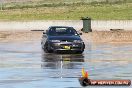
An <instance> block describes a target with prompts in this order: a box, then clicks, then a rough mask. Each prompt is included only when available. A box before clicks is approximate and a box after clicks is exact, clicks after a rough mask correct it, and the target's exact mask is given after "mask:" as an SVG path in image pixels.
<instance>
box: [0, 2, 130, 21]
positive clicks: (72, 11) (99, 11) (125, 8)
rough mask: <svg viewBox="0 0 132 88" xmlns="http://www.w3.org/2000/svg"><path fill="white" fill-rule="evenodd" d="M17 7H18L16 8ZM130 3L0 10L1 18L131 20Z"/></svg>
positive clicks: (81, 4) (53, 5)
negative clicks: (85, 17) (87, 17)
mask: <svg viewBox="0 0 132 88" xmlns="http://www.w3.org/2000/svg"><path fill="white" fill-rule="evenodd" d="M18 7H19V8H18ZM131 8H132V3H109V4H107V3H102V2H100V3H97V2H96V3H95V2H92V3H90V4H88V3H82V2H81V3H72V4H65V3H59V4H54V3H53V4H40V5H39V4H35V5H33V4H32V5H27V6H26V5H25V6H20V5H18V6H16V7H15V6H8V8H7V7H6V8H5V9H4V10H1V11H0V19H1V20H79V19H80V18H81V17H83V16H89V17H91V18H92V19H94V20H132V9H131Z"/></svg>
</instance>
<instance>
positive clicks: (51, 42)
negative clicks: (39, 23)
mask: <svg viewBox="0 0 132 88" xmlns="http://www.w3.org/2000/svg"><path fill="white" fill-rule="evenodd" d="M41 45H42V48H43V49H44V51H45V52H46V53H52V52H64V53H83V51H84V48H85V44H84V42H83V41H82V39H81V38H80V36H79V34H78V33H77V31H76V30H75V29H74V28H73V27H67V26H51V27H49V29H48V30H47V31H46V32H43V36H42V41H41Z"/></svg>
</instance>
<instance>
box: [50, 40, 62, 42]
mask: <svg viewBox="0 0 132 88" xmlns="http://www.w3.org/2000/svg"><path fill="white" fill-rule="evenodd" d="M50 41H51V42H60V40H50Z"/></svg>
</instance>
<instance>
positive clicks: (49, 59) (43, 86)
mask: <svg viewBox="0 0 132 88" xmlns="http://www.w3.org/2000/svg"><path fill="white" fill-rule="evenodd" d="M82 67H84V68H85V70H88V72H89V77H90V78H91V79H131V80H132V70H131V67H132V45H131V44H115V45H114V44H113V45H112V44H107V43H106V44H97V45H95V44H90V43H88V44H86V49H85V52H84V53H83V54H46V53H44V52H43V50H41V46H40V41H28V42H1V43H0V88H54V87H57V88H77V87H81V86H80V84H79V82H78V77H80V75H81V74H80V73H81V72H80V71H81V68H82ZM90 88H98V87H90ZM100 88H102V87H100ZM103 88H105V87H103ZM110 88H114V87H110ZM115 88H117V87H115ZM121 88H124V87H121ZM129 88H130V87H129Z"/></svg>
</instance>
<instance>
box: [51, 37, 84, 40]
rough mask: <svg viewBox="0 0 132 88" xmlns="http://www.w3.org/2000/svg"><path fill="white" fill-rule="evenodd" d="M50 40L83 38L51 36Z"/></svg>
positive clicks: (78, 38)
mask: <svg viewBox="0 0 132 88" xmlns="http://www.w3.org/2000/svg"><path fill="white" fill-rule="evenodd" d="M49 40H82V39H81V38H80V36H49Z"/></svg>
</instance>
